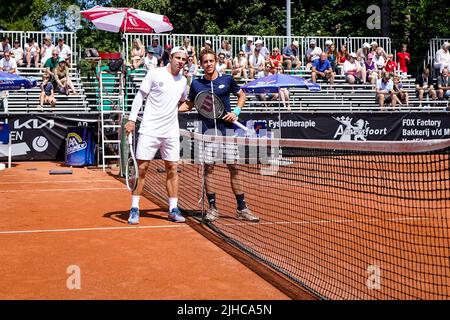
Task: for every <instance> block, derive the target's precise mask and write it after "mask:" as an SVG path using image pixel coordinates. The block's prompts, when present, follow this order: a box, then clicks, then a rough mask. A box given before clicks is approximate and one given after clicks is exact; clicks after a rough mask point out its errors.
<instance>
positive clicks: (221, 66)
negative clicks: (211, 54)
mask: <svg viewBox="0 0 450 320" xmlns="http://www.w3.org/2000/svg"><path fill="white" fill-rule="evenodd" d="M216 71H217V72H219V73H221V74H225V73H226V71H227V63H226V61H225V53H223V52H221V53H219V54H218V56H217V63H216Z"/></svg>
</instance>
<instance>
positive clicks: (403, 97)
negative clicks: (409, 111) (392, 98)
mask: <svg viewBox="0 0 450 320" xmlns="http://www.w3.org/2000/svg"><path fill="white" fill-rule="evenodd" d="M394 92H395V95H396V96H397V98H398V100H399V103H400V105H401V104H406V106H408V107H409V94H408V92H406V91H405V90H404V89H403V83H402V82H401V81H400V77H399V76H394Z"/></svg>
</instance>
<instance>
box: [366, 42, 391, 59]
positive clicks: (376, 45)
mask: <svg viewBox="0 0 450 320" xmlns="http://www.w3.org/2000/svg"><path fill="white" fill-rule="evenodd" d="M370 46H371V47H372V53H373V54H376V52H377V51H378V49H380V50H381V51H380V52H381V54H380V55H381V56H383V58H384V60H386V58H387V54H386V51H384V49H383V48H382V47H379V46H378V43H377V42H376V41H372V43H371V44H370Z"/></svg>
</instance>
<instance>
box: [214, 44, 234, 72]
mask: <svg viewBox="0 0 450 320" xmlns="http://www.w3.org/2000/svg"><path fill="white" fill-rule="evenodd" d="M221 53H223V54H224V55H225V63H226V65H227V67H226V69H231V68H232V67H233V52H232V49H231V44H230V42H229V41H228V40H226V39H225V40H223V41H222V44H221V47H220V50H219V52H218V54H221Z"/></svg>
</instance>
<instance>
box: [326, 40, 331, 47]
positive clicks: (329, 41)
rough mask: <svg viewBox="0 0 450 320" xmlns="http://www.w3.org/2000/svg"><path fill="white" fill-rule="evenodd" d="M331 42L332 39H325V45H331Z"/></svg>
mask: <svg viewBox="0 0 450 320" xmlns="http://www.w3.org/2000/svg"><path fill="white" fill-rule="evenodd" d="M332 44H333V41H331V40H327V41H325V45H326V46H331V45H332Z"/></svg>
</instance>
